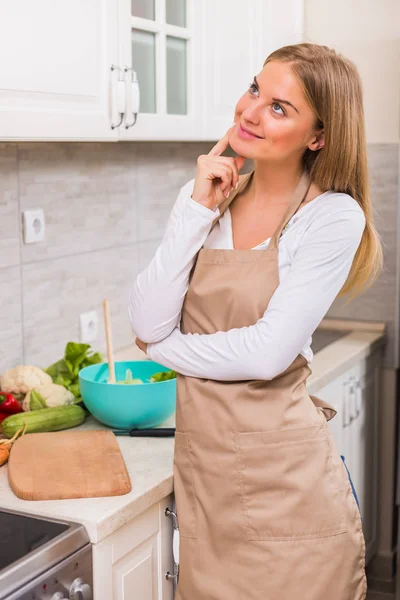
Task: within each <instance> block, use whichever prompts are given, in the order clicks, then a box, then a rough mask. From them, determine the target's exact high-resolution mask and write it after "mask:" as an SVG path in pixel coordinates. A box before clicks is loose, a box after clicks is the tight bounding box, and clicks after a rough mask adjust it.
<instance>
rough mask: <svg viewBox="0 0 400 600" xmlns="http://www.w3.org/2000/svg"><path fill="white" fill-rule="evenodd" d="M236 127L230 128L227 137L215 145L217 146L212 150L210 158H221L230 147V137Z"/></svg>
mask: <svg viewBox="0 0 400 600" xmlns="http://www.w3.org/2000/svg"><path fill="white" fill-rule="evenodd" d="M234 127H235V125H232V127H229V129H228V131H227V132H226V133H225V135H223V136H222V138H221V139H220V140H218V142H217V143H216V144H215V146H213V147H212V148H211V150H210V152H209V153H208V155H209V156H219V155H220V154H222V153H223V152H224V150H226V149H227V147H228V146H229V137H230V134H231V131H232V129H233V128H234Z"/></svg>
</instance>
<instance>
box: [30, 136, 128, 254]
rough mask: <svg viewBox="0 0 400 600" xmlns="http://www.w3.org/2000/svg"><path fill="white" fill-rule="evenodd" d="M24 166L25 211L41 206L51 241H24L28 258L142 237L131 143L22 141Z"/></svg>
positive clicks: (111, 244)
mask: <svg viewBox="0 0 400 600" xmlns="http://www.w3.org/2000/svg"><path fill="white" fill-rule="evenodd" d="M19 169H20V203H21V210H27V209H30V208H37V207H41V208H43V209H44V212H45V218H46V240H45V241H44V242H43V243H39V244H30V245H24V246H23V248H22V259H23V262H25V263H26V262H32V261H35V260H43V259H46V258H53V257H58V256H67V255H70V254H80V253H82V252H87V251H92V250H96V249H102V248H112V247H114V246H118V245H121V244H129V243H133V242H135V241H136V239H137V202H136V197H135V160H134V149H133V147H132V145H131V144H122V143H121V144H101V143H71V144H65V143H46V144H43V143H26V144H20V147H19Z"/></svg>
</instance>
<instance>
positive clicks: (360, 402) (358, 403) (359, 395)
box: [356, 379, 363, 417]
mask: <svg viewBox="0 0 400 600" xmlns="http://www.w3.org/2000/svg"><path fill="white" fill-rule="evenodd" d="M362 405H363V396H362V386H361V381H360V380H359V379H357V382H356V408H357V417H358V415H359V414H360V412H361V410H362Z"/></svg>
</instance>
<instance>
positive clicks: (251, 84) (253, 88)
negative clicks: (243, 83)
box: [249, 82, 258, 94]
mask: <svg viewBox="0 0 400 600" xmlns="http://www.w3.org/2000/svg"><path fill="white" fill-rule="evenodd" d="M249 90H250V92H251V93H252V94H254V91H256V92H258V87H257V86H256V84H255V83H253V82H252V83H250V84H249Z"/></svg>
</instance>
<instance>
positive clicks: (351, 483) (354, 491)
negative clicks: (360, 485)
mask: <svg viewBox="0 0 400 600" xmlns="http://www.w3.org/2000/svg"><path fill="white" fill-rule="evenodd" d="M340 458H341V459H342V461H343V464H344V466H345V467H346V471H347V474H348V476H349V480H350V485H351V489H352V490H353V495H354V498H355V499H356V502H357V506H358V510H359V512H360V518H361V511H360V503H359V502H358V498H357V493H356V490H355V487H354V485H353V482H352V480H351V476H350V471H349V470H348V468H347V465H346V462H345V460H344V456H342V455H340ZM361 520H362V519H361Z"/></svg>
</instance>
